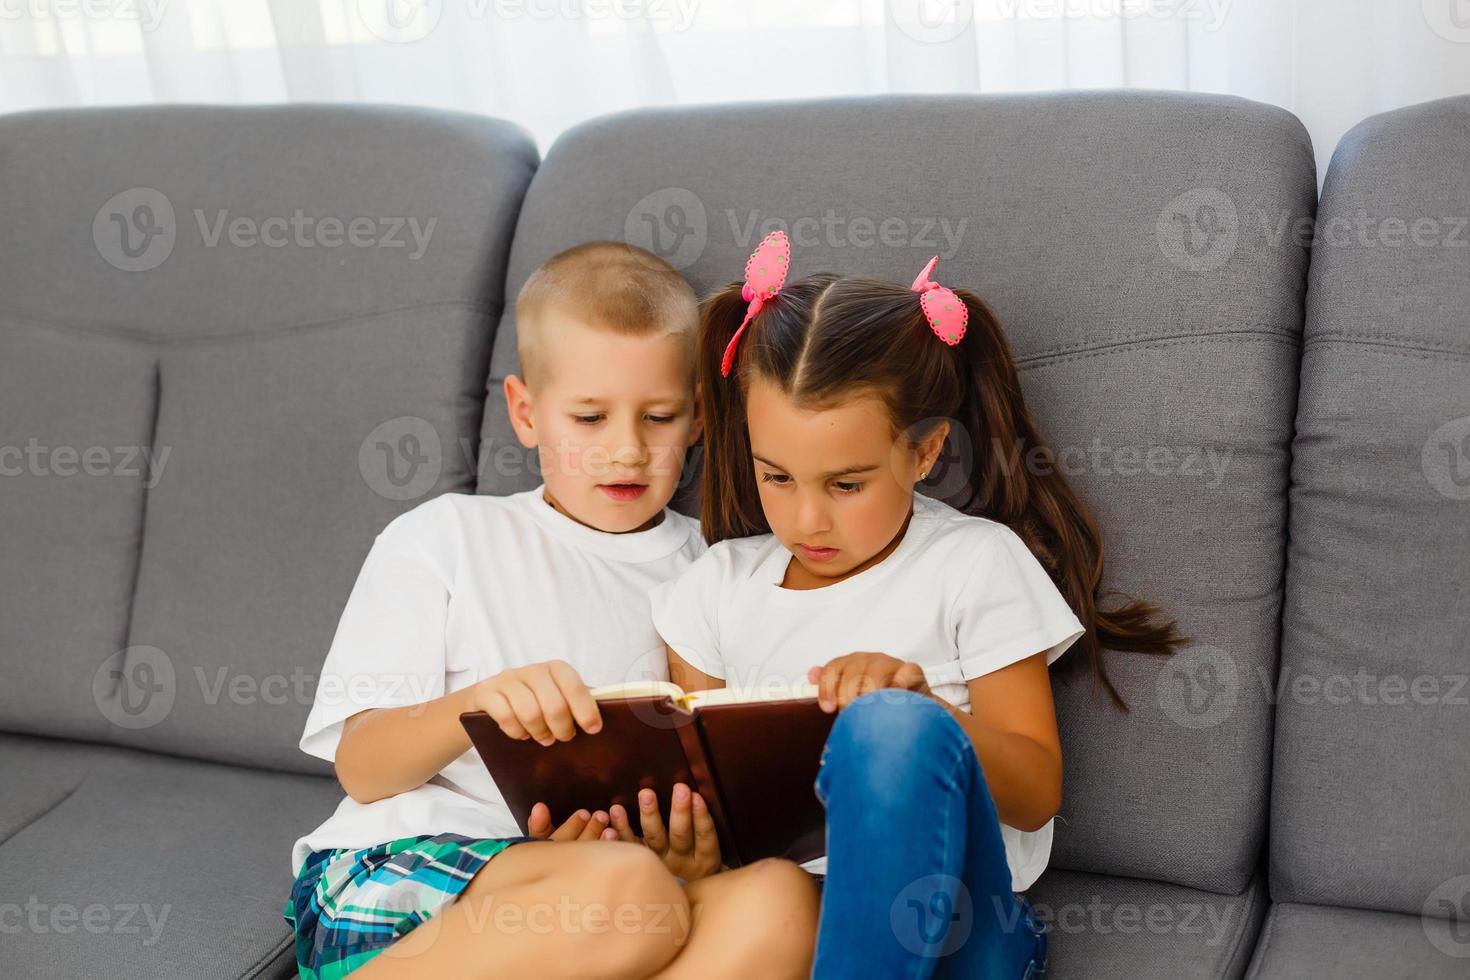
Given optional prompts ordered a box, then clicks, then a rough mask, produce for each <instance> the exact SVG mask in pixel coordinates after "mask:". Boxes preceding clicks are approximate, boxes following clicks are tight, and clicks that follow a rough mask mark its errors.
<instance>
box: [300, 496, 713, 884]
mask: <svg viewBox="0 0 1470 980" xmlns="http://www.w3.org/2000/svg"><path fill="white" fill-rule="evenodd" d="M704 550H705V545H704V539H703V538H702V537H701V536H700V532H699V522H698V521H695V520H693V519H691V518H688V517H685V516H684V515H682V514H680V513H678V512H676V511H673V510H670V509H668V508H665V509H664V511H663V519H662V520H661V521H660V522H659V523H658V524H657V525H655V526H654V527H652V528H650V529H648V530H646V531H638V532H630V533H626V534H612V533H608V532H604V531H598V530H595V529H594V528H590V527H587V526H586V525H583V524H579V523H577V522H576V521H574V520H572V519H571V518H570V517H567V516H566V515H564V514H562V513H561V512H560V511H558V510H556V509H555V508H553V507H552V506H551V505H550V504H549V503H547V502H546V499H545V497H544V496H543V495H542V490H541V488H540V487H537V488H536V489H534V490H527V491H525V492H523V493H517V494H513V495H510V496H505V497H489V496H477V495H475V494H462V493H450V494H444V495H442V496H439V497H435V498H434V499H432V500H429V501H427V502H425V503H423V504H420V505H419V506H417V507H415V508H413V509H412V510H410V511H407V512H406V513H404V514H401V515H399V516H398V517H396V518H394V519H393V520H392V521H391V522H390V523H389V524H388V525H387V527H385V528H384V529H383V530H382V532H381V533H380V534H379V535H378V536H377V539H376V540H375V541H374V542H373V546H372V548H371V549H370V551H369V552H368V556H367V558H366V560H365V561H364V562H363V566H362V570H361V571H360V572H359V573H358V576H357V582H356V584H355V585H354V586H353V588H352V593H351V595H350V596H349V597H348V599H347V605H346V608H345V609H344V610H343V612H342V618H341V621H340V622H339V624H338V626H337V632H336V636H335V637H334V638H333V640H332V646H331V649H330V650H329V652H328V653H327V658H326V662H325V663H324V664H323V665H322V672H321V677H320V680H319V681H318V683H317V689H316V695H315V700H314V701H313V703H312V707H311V712H310V714H309V715H308V716H307V719H306V728H305V730H304V732H303V734H302V736H301V742H300V745H301V749H302V751H304V752H307V753H309V754H311V755H314V756H316V757H318V758H321V759H326V760H327V761H329V762H332V761H335V759H336V753H337V744H338V742H339V741H340V740H341V737H342V723H343V722H344V721H345V720H346V719H347V718H349V717H350V716H352V715H354V714H356V713H357V712H359V711H362V710H365V709H367V708H380V707H396V706H399V705H408V704H421V703H423V702H425V701H429V700H432V699H434V698H438V697H442V696H443V695H445V694H448V693H452V692H454V691H459V690H462V689H463V688H466V687H469V686H471V685H472V684H474V683H475V682H477V681H481V680H484V679H486V678H488V677H492V676H494V675H495V674H497V673H499V672H501V671H502V670H505V669H507V668H509V667H518V666H523V665H526V664H533V663H539V662H542V661H546V660H556V659H560V660H565V661H566V662H567V663H569V664H571V665H572V666H573V667H574V668H576V670H577V672H578V673H579V674H580V675H581V677H582V680H583V682H584V683H586V684H587V686H588V687H596V686H598V685H601V684H617V683H622V682H624V681H631V680H648V679H657V680H667V679H668V659H667V656H666V654H665V650H664V645H663V641H662V640H661V639H660V638H659V636H658V633H657V632H656V631H655V630H654V628H653V622H652V620H651V618H650V610H649V603H648V594H649V591H650V589H652V587H653V586H655V585H657V584H659V583H662V582H667V581H669V580H671V579H673V578H674V577H675V576H677V575H678V574H679V573H680V572H682V571H683V570H684V569H686V568H687V567H689V565H690V563H691V562H693V561H694V560H695V559H696V558H697V557H698V556H699V555H700V554H702V553H703V552H704ZM522 832H523V831H522V829H521V828H520V827H519V826H518V825H517V824H516V821H515V819H514V818H513V817H512V816H511V814H510V810H509V808H508V807H507V806H506V803H505V799H504V797H502V796H501V794H500V791H499V790H498V789H496V787H495V782H494V780H493V779H491V778H490V774H489V773H488V772H487V771H486V770H485V765H484V763H483V762H482V761H481V760H480V757H479V756H478V755H477V754H476V753H475V751H474V750H473V749H470V750H468V751H466V752H465V753H464V754H463V755H462V756H460V757H459V758H458V759H455V760H454V761H453V762H451V763H449V765H447V766H445V767H444V769H443V770H442V771H440V773H439V774H438V775H436V776H434V777H433V778H432V779H430V780H429V781H428V782H427V783H426V784H424V785H423V786H420V787H418V788H417V789H412V790H409V791H408V792H405V793H399V794H398V795H397V796H392V797H389V798H387V799H383V800H378V801H376V802H373V803H358V802H356V801H355V800H353V799H352V798H351V797H350V796H349V797H346V798H345V799H343V800H342V803H341V805H339V806H338V807H337V810H336V812H335V813H333V814H332V816H331V817H329V818H328V819H327V821H326V822H325V823H323V824H322V825H321V826H320V827H318V828H317V829H316V830H314V831H312V832H311V833H309V834H307V835H306V836H305V837H302V838H301V839H300V840H298V841H297V842H296V843H295V845H294V846H293V847H292V851H291V869H292V874H293V875H295V874H297V873H299V871H300V869H301V866H302V864H303V863H304V862H305V861H306V858H307V856H308V855H310V854H311V852H312V851H315V850H321V849H323V848H329V847H370V846H373V845H375V844H381V843H384V842H385V841H390V840H396V839H398V838H400V837H411V836H415V835H418V834H440V833H457V834H463V835H464V836H466V837H474V838H491V837H513V836H516V835H519V834H521V833H522Z"/></svg>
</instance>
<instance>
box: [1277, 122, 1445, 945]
mask: <svg viewBox="0 0 1470 980" xmlns="http://www.w3.org/2000/svg"><path fill="white" fill-rule="evenodd" d="M1467 160H1470V98H1456V99H1446V100H1442V101H1438V102H1431V103H1426V104H1424V105H1419V106H1414V107H1412V108H1409V109H1404V110H1400V111H1397V112H1390V113H1385V114H1383V115H1379V116H1373V117H1371V118H1369V119H1367V120H1365V121H1363V122H1362V123H1359V124H1358V125H1357V126H1355V127H1354V128H1353V129H1352V130H1351V131H1350V132H1349V133H1348V134H1347V135H1346V136H1344V137H1343V140H1342V142H1341V143H1340V144H1339V145H1338V147H1337V150H1336V152H1335V153H1334V154H1333V156H1332V164H1331V166H1330V168H1329V170H1328V172H1327V179H1326V182H1325V184H1324V187H1323V191H1322V202H1321V206H1320V207H1319V208H1318V215H1317V217H1318V227H1319V238H1318V242H1317V244H1316V245H1315V247H1314V251H1313V255H1312V267H1311V288H1310V291H1309V293H1308V306H1307V324H1306V341H1305V346H1304V349H1303V354H1302V382H1301V385H1302V390H1301V399H1300V406H1299V408H1298V412H1297V420H1296V429H1297V435H1296V439H1295V442H1294V444H1293V456H1294V460H1293V466H1292V492H1291V538H1290V540H1291V546H1290V552H1289V565H1288V574H1287V604H1286V611H1285V615H1284V624H1283V639H1282V663H1281V676H1280V678H1279V688H1278V689H1279V697H1280V704H1279V707H1278V712H1277V727H1276V759H1275V770H1274V785H1273V791H1272V812H1271V818H1272V819H1271V892H1272V897H1273V898H1274V899H1275V900H1276V901H1279V902H1310V903H1323V904H1332V905H1345V906H1353V907H1357V908H1368V909H1383V910H1389V911H1395V912H1407V913H1411V914H1415V915H1418V914H1421V913H1423V914H1427V915H1431V916H1437V917H1440V918H1452V917H1453V916H1452V910H1453V909H1454V908H1455V907H1457V906H1456V903H1460V902H1463V899H1464V896H1465V895H1466V893H1467V889H1470V815H1467V814H1466V812H1465V801H1466V800H1470V765H1467V752H1470V686H1467V684H1466V676H1467V674H1470V560H1467V558H1470V319H1467V317H1470V313H1467V311H1470V229H1467V227H1466V221H1467V216H1470V169H1467ZM1458 907H1459V908H1461V909H1463V905H1462V904H1461V905H1458ZM1461 914H1462V915H1463V913H1461Z"/></svg>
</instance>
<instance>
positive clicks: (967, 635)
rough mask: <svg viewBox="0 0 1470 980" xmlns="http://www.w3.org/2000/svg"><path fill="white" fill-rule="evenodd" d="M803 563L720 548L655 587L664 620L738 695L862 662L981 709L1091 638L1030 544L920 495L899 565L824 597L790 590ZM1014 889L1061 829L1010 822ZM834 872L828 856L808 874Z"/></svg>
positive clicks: (760, 548)
mask: <svg viewBox="0 0 1470 980" xmlns="http://www.w3.org/2000/svg"><path fill="white" fill-rule="evenodd" d="M792 560H793V559H792V555H791V553H790V552H789V551H787V550H786V549H785V547H783V546H782V545H781V543H780V541H778V540H777V539H776V537H775V536H774V535H770V534H764V535H757V536H754V537H748V538H736V539H731V540H728V541H721V542H719V543H717V544H715V545H714V546H712V547H711V548H710V549H709V550H708V551H707V552H705V554H704V555H703V556H701V557H700V558H699V560H697V561H696V562H694V564H693V565H691V566H690V567H689V569H688V570H687V571H686V572H684V574H683V575H681V576H679V578H678V579H676V580H675V581H673V582H668V583H665V584H663V585H660V586H658V587H656V588H655V589H654V590H653V593H652V596H651V599H652V603H653V622H654V625H655V626H656V627H657V628H658V632H659V634H660V635H661V636H662V637H663V638H664V640H665V641H667V642H668V644H669V646H671V647H673V649H674V651H675V652H676V653H678V654H679V656H681V657H683V658H684V659H685V660H686V661H688V662H689V664H690V666H692V667H695V668H697V669H698V670H701V671H703V672H705V673H706V674H709V675H711V676H713V677H720V678H724V680H725V682H726V684H727V686H729V687H757V688H759V687H765V686H775V685H782V684H791V683H797V682H803V681H805V680H806V673H807V669H808V668H809V667H812V666H814V665H815V666H820V665H823V664H826V663H827V662H828V661H830V660H833V659H835V658H837V657H841V656H844V655H846V654H849V653H854V652H857V651H877V652H881V653H886V654H888V655H890V656H893V657H897V658H898V659H899V660H911V661H914V662H915V663H917V664H919V665H920V666H921V667H922V668H923V670H924V676H925V679H926V680H927V682H928V684H929V687H930V689H931V690H932V691H933V692H934V694H936V695H937V696H939V697H941V698H943V699H944V700H946V701H948V702H950V703H951V704H954V705H957V706H959V707H960V708H961V709H963V710H965V711H969V710H970V695H969V688H967V687H966V686H965V682H966V681H968V680H970V679H972V678H975V677H980V676H983V675H985V674H988V673H990V672H992V671H995V670H999V669H1000V668H1002V667H1005V666H1007V665H1009V664H1013V663H1015V662H1017V661H1019V660H1024V659H1025V658H1027V657H1030V656H1034V655H1035V654H1037V653H1041V652H1042V651H1045V652H1046V662H1047V664H1048V665H1050V664H1052V663H1054V662H1055V661H1056V660H1057V658H1058V657H1060V656H1061V655H1062V654H1063V653H1064V652H1065V651H1066V649H1067V648H1068V647H1069V646H1071V645H1072V643H1073V642H1074V641H1075V640H1076V639H1077V638H1078V637H1079V636H1081V635H1082V633H1083V632H1084V630H1083V627H1082V623H1081V622H1080V621H1079V620H1078V619H1077V616H1076V614H1075V613H1073V612H1072V609H1071V607H1070V606H1068V605H1067V601H1066V599H1064V598H1063V597H1062V594H1061V592H1060V591H1059V590H1058V589H1057V587H1056V585H1055V583H1053V582H1052V580H1051V577H1050V576H1049V575H1048V574H1047V572H1046V569H1045V568H1043V567H1042V565H1041V563H1040V562H1039V561H1038V560H1037V559H1036V556H1035V555H1033V554H1032V553H1031V550H1030V549H1029V548H1028V547H1027V546H1026V543H1025V542H1024V541H1023V540H1022V539H1021V537H1020V535H1018V534H1016V532H1014V531H1012V530H1011V529H1010V528H1009V527H1007V526H1006V525H1004V524H1001V523H999V522H997V521H992V520H988V519H986V518H983V517H975V516H972V515H968V514H964V513H962V512H960V511H958V510H955V509H954V508H953V507H950V506H949V505H948V504H945V503H943V502H942V501H938V500H934V499H933V498H930V497H926V496H924V495H923V494H920V493H915V494H914V513H913V517H912V518H911V519H910V521H909V526H908V529H907V530H906V531H905V532H904V537H903V540H902V541H900V542H899V544H898V547H896V548H895V549H894V550H893V551H892V552H891V553H890V554H889V555H888V557H887V558H885V559H883V561H881V562H879V563H878V564H876V565H873V566H872V567H870V568H867V569H865V570H863V571H862V572H859V573H858V574H857V575H854V576H852V577H851V578H847V579H843V580H842V581H840V582H837V583H835V584H833V585H829V586H826V587H825V588H820V589H810V590H798V589H786V588H782V587H781V581H782V579H783V578H784V577H785V574H786V568H787V565H788V564H789V562H790V561H792ZM1001 836H1002V838H1003V839H1004V841H1005V849H1006V860H1007V863H1008V864H1009V865H1010V869H1011V881H1012V887H1013V889H1014V890H1015V891H1024V890H1026V889H1027V888H1029V887H1030V886H1031V884H1032V883H1033V882H1034V881H1035V880H1036V879H1037V878H1038V877H1040V876H1041V872H1042V871H1044V870H1045V869H1046V864H1047V861H1048V859H1049V858H1050V856H1051V841H1052V823H1051V822H1050V821H1048V823H1047V825H1046V826H1045V827H1043V828H1041V829H1040V830H1037V831H1031V832H1028V831H1022V830H1017V829H1016V828H1014V827H1009V826H1007V825H1005V824H1001ZM803 867H805V868H806V869H807V870H809V871H811V872H813V873H816V874H825V873H826V867H827V859H826V857H825V856H824V857H820V858H817V859H815V860H813V861H809V862H807V863H806V864H804V865H803Z"/></svg>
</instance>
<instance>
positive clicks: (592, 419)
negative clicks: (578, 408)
mask: <svg viewBox="0 0 1470 980" xmlns="http://www.w3.org/2000/svg"><path fill="white" fill-rule="evenodd" d="M572 417H573V418H574V419H576V420H577V421H578V422H580V423H582V424H583V425H595V424H597V423H598V422H601V421H602V416H601V415H574V416H572Z"/></svg>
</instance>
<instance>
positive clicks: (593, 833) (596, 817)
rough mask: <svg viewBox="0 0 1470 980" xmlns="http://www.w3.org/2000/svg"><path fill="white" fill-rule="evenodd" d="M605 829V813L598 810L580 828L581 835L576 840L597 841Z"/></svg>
mask: <svg viewBox="0 0 1470 980" xmlns="http://www.w3.org/2000/svg"><path fill="white" fill-rule="evenodd" d="M606 829H607V812H606V811H605V810H598V811H597V812H596V813H594V814H592V819H590V820H588V821H587V824H586V826H584V827H583V828H582V833H581V834H579V835H578V836H577V839H578V840H597V839H599V838H600V837H602V832H603V831H604V830H606Z"/></svg>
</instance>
